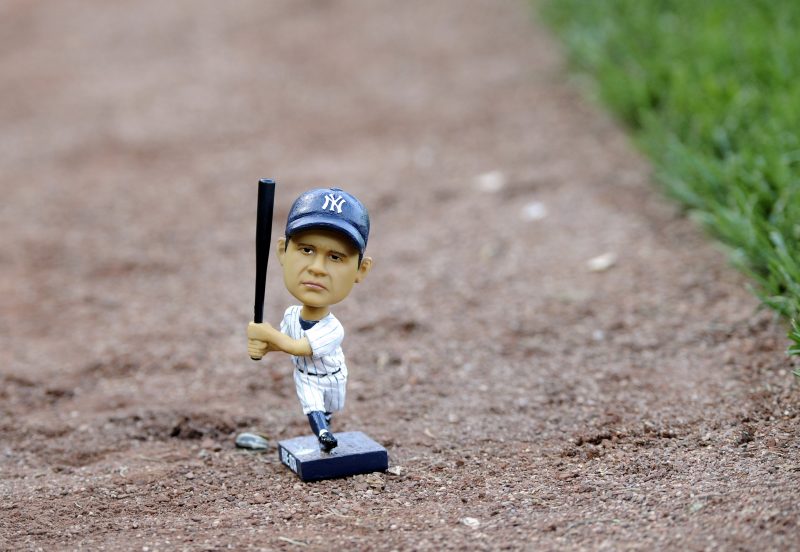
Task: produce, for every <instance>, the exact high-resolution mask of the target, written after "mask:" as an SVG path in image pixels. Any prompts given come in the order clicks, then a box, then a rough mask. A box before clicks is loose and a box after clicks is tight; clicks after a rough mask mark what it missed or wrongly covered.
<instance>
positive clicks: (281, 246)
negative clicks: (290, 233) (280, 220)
mask: <svg viewBox="0 0 800 552" xmlns="http://www.w3.org/2000/svg"><path fill="white" fill-rule="evenodd" d="M275 253H277V254H278V262H279V263H281V266H283V259H284V258H285V257H286V238H285V237H280V238H278V246H277V247H276V248H275Z"/></svg>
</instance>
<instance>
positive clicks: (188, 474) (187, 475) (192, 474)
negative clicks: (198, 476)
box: [186, 472, 194, 479]
mask: <svg viewBox="0 0 800 552" xmlns="http://www.w3.org/2000/svg"><path fill="white" fill-rule="evenodd" d="M186 479H194V473H192V472H189V473H187V474H186Z"/></svg>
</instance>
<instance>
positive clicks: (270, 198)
mask: <svg viewBox="0 0 800 552" xmlns="http://www.w3.org/2000/svg"><path fill="white" fill-rule="evenodd" d="M274 207H275V181H274V180H269V179H266V178H262V179H261V180H259V181H258V207H257V209H256V297H255V303H254V305H253V322H255V323H256V324H260V323H261V322H263V321H264V294H265V293H266V286H267V264H268V263H269V246H270V243H271V242H272V211H273V208H274ZM250 358H252V359H253V360H260V359H258V358H253V357H250Z"/></svg>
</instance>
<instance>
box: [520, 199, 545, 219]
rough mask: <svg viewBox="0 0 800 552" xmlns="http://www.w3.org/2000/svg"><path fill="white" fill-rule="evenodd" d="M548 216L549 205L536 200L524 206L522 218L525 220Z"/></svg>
mask: <svg viewBox="0 0 800 552" xmlns="http://www.w3.org/2000/svg"><path fill="white" fill-rule="evenodd" d="M546 216H547V207H545V206H544V203H540V202H538V201H534V202H533V203H528V204H527V205H526V206H525V207H523V208H522V218H523V219H525V220H542V219H543V218H545V217H546Z"/></svg>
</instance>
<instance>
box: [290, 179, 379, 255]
mask: <svg viewBox="0 0 800 552" xmlns="http://www.w3.org/2000/svg"><path fill="white" fill-rule="evenodd" d="M311 228H327V229H330V230H335V231H338V232H341V233H343V234H345V235H346V236H347V237H348V238H350V241H352V242H353V244H354V245H355V246H356V247H357V248H358V252H359V254H360V255H364V250H365V249H366V248H367V239H368V238H369V213H367V209H366V207H364V205H362V203H361V202H360V201H359V200H358V199H356V197H355V196H354V195H351V194H348V193H347V192H345V191H344V190H342V189H341V188H317V189H314V190H309V191H307V192H304V193H303V194H301V195H300V197H298V198H297V199H296V200H295V201H294V204H292V208H291V209H290V210H289V217H288V218H287V219H286V237H287V238H291V237H292V236H293V235H294V234H297V233H298V232H300V231H302V230H308V229H311Z"/></svg>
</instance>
